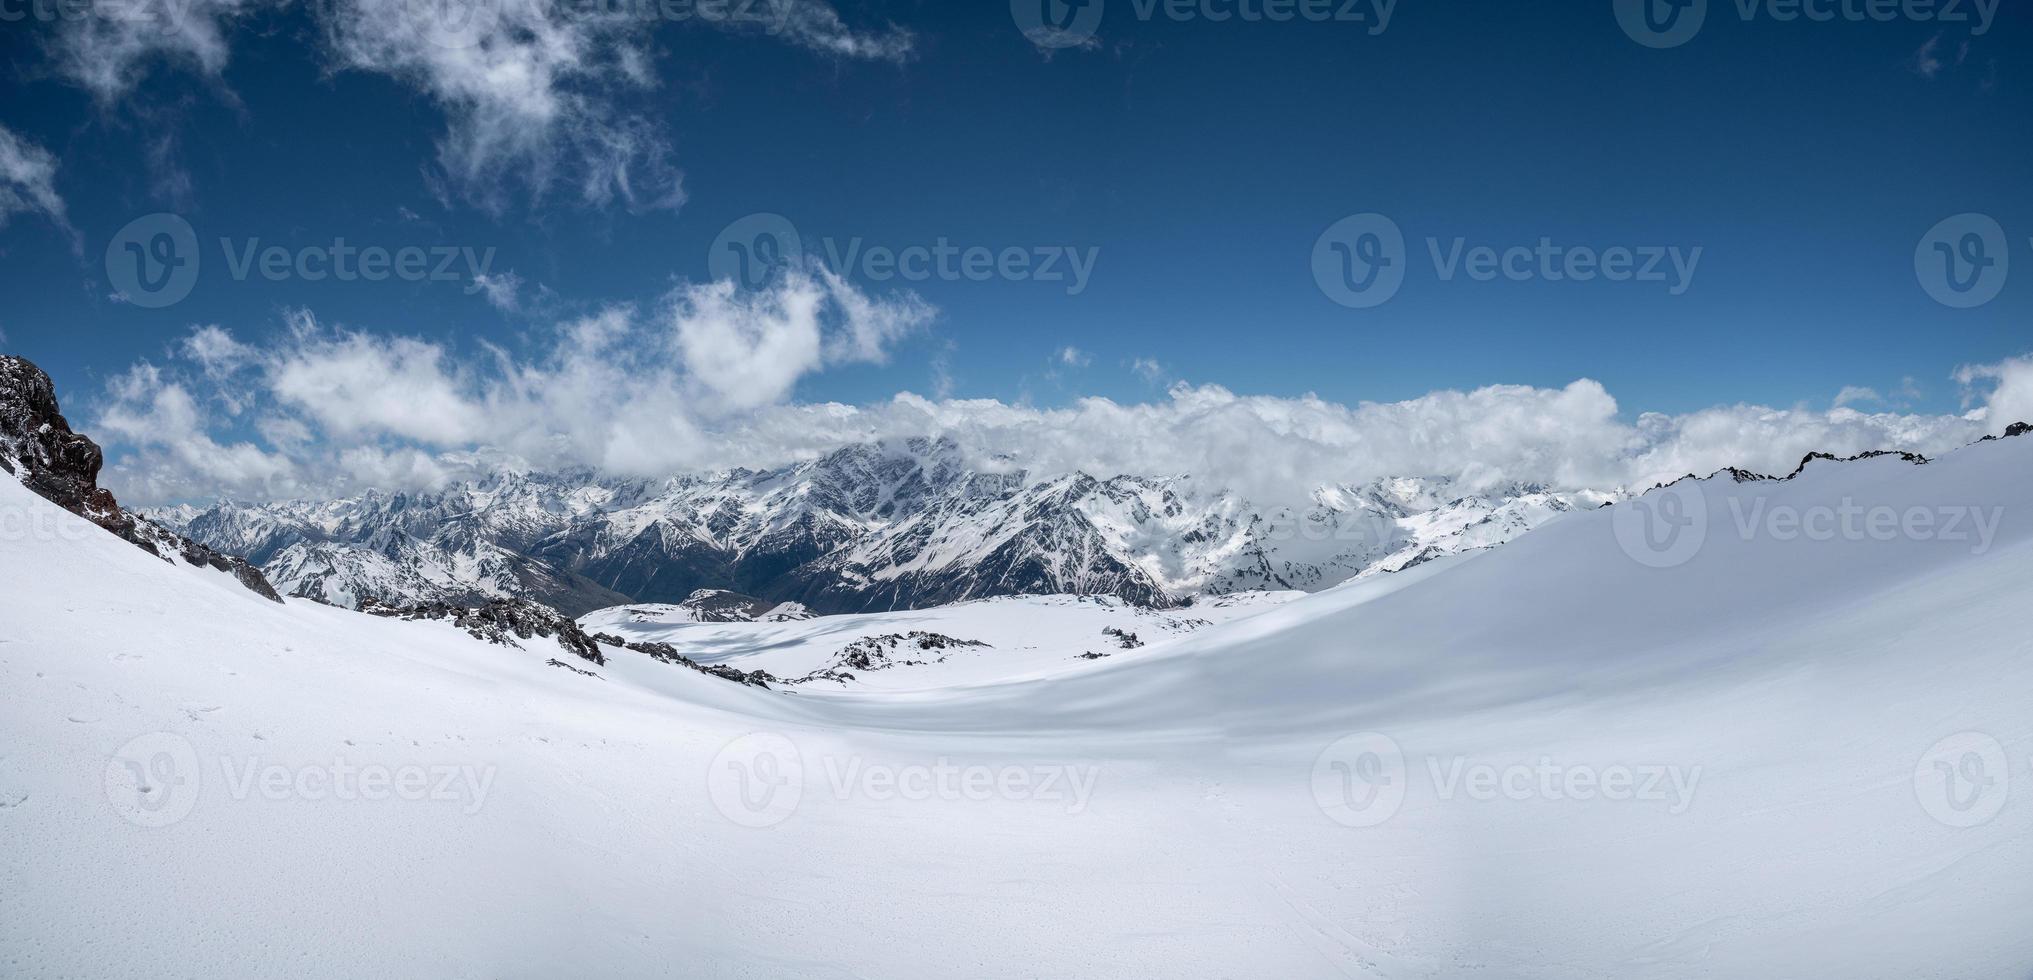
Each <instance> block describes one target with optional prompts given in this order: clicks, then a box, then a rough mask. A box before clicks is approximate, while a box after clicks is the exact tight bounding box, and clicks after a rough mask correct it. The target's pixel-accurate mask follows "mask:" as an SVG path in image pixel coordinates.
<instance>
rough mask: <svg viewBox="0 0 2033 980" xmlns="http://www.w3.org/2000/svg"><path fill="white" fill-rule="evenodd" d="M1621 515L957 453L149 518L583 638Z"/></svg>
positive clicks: (580, 475)
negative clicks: (612, 623) (745, 610)
mask: <svg viewBox="0 0 2033 980" xmlns="http://www.w3.org/2000/svg"><path fill="white" fill-rule="evenodd" d="M1613 497H1614V495H1613V494H1609V493H1602V492H1594V491H1587V490H1579V491H1576V490H1558V489H1554V488H1549V487H1544V486H1537V485H1529V484H1509V485H1503V486H1498V487H1495V488H1486V489H1483V488H1478V489H1470V488H1466V487H1462V486H1459V485H1457V484H1456V483H1455V482H1453V481H1451V480H1448V479H1446V478H1439V477H1426V478H1404V479H1392V480H1380V481H1377V482H1374V483H1370V484H1366V485H1361V486H1330V487H1321V488H1318V489H1316V490H1314V491H1313V492H1312V493H1311V494H1310V495H1309V498H1308V501H1307V503H1306V504H1305V505H1304V506H1301V507H1297V508H1289V507H1265V506H1259V505H1257V504H1254V503H1252V502H1251V501H1249V500H1245V499H1243V498H1241V497H1239V496H1237V495H1236V494H1233V493H1230V492H1228V491H1226V490H1224V489H1222V488H1219V487H1210V486H1204V485H1203V484H1202V483H1201V482H1200V481H1198V480H1195V479H1193V478H1192V477H1184V476H1176V477H1147V476H1124V475H1118V476H1113V477H1109V478H1106V479H1102V478H1097V477H1094V476H1091V475H1088V474H1084V473H1074V474H1070V475H1059V476H1050V477H1045V476H1033V475H1031V474H1027V473H1025V472H1023V471H1022V470H1016V469H1010V470H1007V471H1002V472H995V471H990V470H989V469H986V468H981V467H972V466H969V465H968V463H967V460H966V459H964V458H963V454H962V453H961V452H960V450H959V449H958V448H957V447H956V446H955V445H954V444H952V443H951V442H949V441H945V440H937V439H912V440H907V441H903V442H897V443H885V444H863V445H853V446H848V447H845V448H842V449H839V450H837V451H835V452H833V453H831V454H829V455H826V456H824V457H822V458H819V459H816V460H811V461H807V462H802V463H797V464H794V465H790V466H786V467H782V468H779V469H773V470H764V471H754V470H737V471H734V472H730V473H721V474H713V475H709V476H680V477H674V478H671V479H666V480H636V481H626V480H614V479H606V478H601V477H597V476H595V475H593V474H591V473H586V472H576V473H536V472H520V471H505V472H501V473H498V474H496V475H493V476H491V477H488V478H486V479H484V480H479V481H474V482H466V483H461V484H458V485H455V486H451V487H449V488H447V489H444V490H442V491H438V492H434V493H383V492H378V491H370V492H367V493H364V494H361V495H358V496H355V497H351V498H347V499H341V500H326V501H285V502H277V503H266V504H243V503H233V502H221V503H218V504H216V505H214V506H211V507H209V508H205V509H198V508H194V507H189V506H184V507H176V508H165V509H161V510H156V511H152V512H150V515H149V516H150V517H151V518H153V519H154V520H156V521H158V522H160V523H162V524H164V525H166V526H169V527H172V528H175V529H177V530H178V531H180V532H182V533H184V534H187V535H189V536H190V537H191V538H193V539H195V540H197V541H200V542H203V543H204V544H206V545H209V546H211V547H213V548H216V549H219V550H220V551H224V552H227V553H230V554H238V555H244V556H246V557H247V558H248V559H249V560H250V561H253V562H254V563H256V564H257V565H259V566H261V568H262V569H263V570H264V571H265V572H266V573H267V574H268V575H269V577H270V578H271V579H272V580H273V581H274V582H275V583H276V585H277V587H278V588H280V589H281V590H282V591H283V592H285V593H287V594H291V595H299V596H306V597H311V598H316V599H320V600H324V601H327V602H331V603H335V604H338V605H344V606H353V605H357V604H358V603H359V602H360V601H361V600H362V599H366V598H373V599H376V600H379V601H382V602H390V603H397V604H412V603H419V602H472V601H478V600H483V599H488V598H500V597H518V598H530V599H535V600H537V601H540V602H544V603H547V604H549V605H552V606H554V607H556V608H558V609H560V610H563V611H565V612H567V613H571V614H578V613H581V612H585V611H588V610H592V609H596V608H600V607H603V606H609V605H614V604H618V603H627V602H637V603H676V602H680V601H683V600H685V599H687V598H688V597H690V596H691V595H692V594H693V593H694V592H696V591H698V590H700V589H727V590H733V591H735V592H738V593H742V594H745V595H748V596H753V597H756V598H757V599H760V600H764V601H767V602H770V603H778V602H797V603H801V604H803V605H804V606H806V607H808V608H810V609H811V610H813V611H815V612H819V613H842V612H867V611H879V610H884V609H910V608H922V607H927V606H935V605H940V604H944V603H949V602H957V601H961V600H965V599H975V598H982V597H987V596H999V595H1021V594H1041V595H1043V594H1089V595H1114V596H1117V597H1120V598H1122V599H1124V600H1126V601H1129V602H1131V603H1135V604H1138V605H1144V606H1153V607H1165V606H1170V605H1175V604H1177V603H1179V602H1180V601H1183V600H1185V599H1187V598H1189V597H1192V596H1195V595H1203V594H1226V593H1231V592H1239V591H1247V590H1260V589H1268V590H1280V589H1299V590H1317V589H1320V588H1325V587H1327V586H1330V585H1334V584H1336V583H1339V582H1343V581H1346V580H1348V579H1351V578H1355V577H1358V576H1362V575H1366V574H1372V573H1375V572H1380V571H1395V570H1399V569H1403V568H1406V567H1409V566H1412V565H1416V564H1419V563H1421V562H1423V561H1427V560H1429V559H1431V558H1434V557H1437V556H1440V555H1447V554H1455V553H1459V552H1463V551H1470V550H1476V549H1481V548H1487V547H1491V546H1494V545H1498V544H1502V543H1504V542H1506V541H1509V540H1510V539H1512V538H1514V537H1516V536H1517V535H1519V534H1521V533H1523V532H1525V531H1527V530H1530V529H1531V528H1533V527H1536V526H1538V525H1539V524H1542V523H1544V522H1545V521H1547V520H1549V519H1551V518H1552V517H1554V516H1555V515H1558V514H1560V513H1563V512H1566V511H1570V510H1575V509H1588V508H1593V507H1596V506H1600V505H1601V504H1602V503H1604V502H1606V501H1609V500H1611V499H1613Z"/></svg>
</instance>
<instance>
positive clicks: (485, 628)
mask: <svg viewBox="0 0 2033 980" xmlns="http://www.w3.org/2000/svg"><path fill="white" fill-rule="evenodd" d="M360 611H361V612H364V613H368V614H370V615H374V616H386V617H389V618H392V619H406V620H423V621H438V622H448V623H451V624H452V625H454V626H457V627H458V628H460V629H462V630H465V631H466V632H468V633H471V634H473V636H474V637H475V638H477V639H481V640H486V641H487V642H489V643H498V644H500V645H502V646H521V645H522V644H521V643H518V642H516V641H518V640H528V639H533V638H537V637H545V638H555V639H556V640H557V641H558V645H559V646H561V647H563V648H565V652H567V653H569V654H571V655H573V656H575V657H578V658H579V659H581V660H585V661H588V662H591V663H596V664H600V665H601V666H606V664H607V653H606V651H603V650H602V649H600V648H601V647H603V646H606V647H619V648H621V649H624V650H632V651H634V652H636V653H640V654H644V655H646V656H648V657H650V658H651V659H653V660H656V661H658V662H659V663H666V664H671V665H672V666H677V667H689V668H691V669H692V670H696V671H698V672H699V673H702V674H709V675H711V676H714V677H718V678H720V679H722V680H729V681H733V682H734V683H736V684H746V685H748V686H750V687H760V688H764V689H767V688H768V687H769V682H771V681H774V680H776V678H775V677H772V676H770V674H769V673H768V672H767V671H761V670H751V671H741V670H736V669H734V668H732V667H723V666H720V665H717V664H714V665H708V664H701V663H699V662H698V661H695V660H693V659H692V658H690V657H687V656H685V655H683V654H681V653H679V652H678V651H677V648H676V647H673V646H671V645H670V644H668V643H631V642H629V641H627V640H623V639H622V638H621V637H618V636H615V635H614V634H612V633H590V634H589V633H587V632H586V631H585V630H584V629H581V628H580V627H579V624H578V623H576V622H573V621H572V620H571V619H570V618H569V617H566V616H565V615H564V614H562V613H560V612H558V611H557V610H555V609H552V608H551V607H549V606H546V605H543V604H542V603H538V602H533V601H531V600H528V599H494V600H492V601H489V602H486V603H483V604H481V605H477V606H455V605H452V604H450V603H444V602H433V603H427V604H425V605H420V606H407V607H402V606H391V605H388V604H386V603H382V602H378V601H375V600H373V599H368V600H365V601H363V602H361V604H360ZM551 663H552V664H555V665H557V666H561V667H563V666H569V665H567V664H561V663H558V661H555V660H553V661H551ZM574 669H575V670H576V669H577V668H574ZM580 673H585V671H580Z"/></svg>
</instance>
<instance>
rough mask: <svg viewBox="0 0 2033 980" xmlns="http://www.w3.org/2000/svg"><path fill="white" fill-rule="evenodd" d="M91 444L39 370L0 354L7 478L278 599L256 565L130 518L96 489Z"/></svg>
mask: <svg viewBox="0 0 2033 980" xmlns="http://www.w3.org/2000/svg"><path fill="white" fill-rule="evenodd" d="M105 462H106V457H105V454H104V453H102V452H100V450H99V445H98V444H97V443H95V442H93V441H92V440H91V439H89V438H87V437H85V436H84V435H83V434H81V433H77V432H73V431H71V426H70V423H69V422H68V421H66V420H65V419H64V417H63V413H62V411H61V410H60V408H59V407H58V405H57V400H56V388H55V386H54V385H52V384H51V383H50V380H49V375H47V374H44V373H43V371H42V369H41V368H39V367H36V366H35V365H34V364H31V363H29V362H28V361H27V360H25V359H23V358H19V357H12V356H8V355H0V470H4V471H6V472H8V473H11V474H13V475H14V477H15V479H17V480H20V481H21V485H22V486H25V487H27V488H28V489H30V490H32V491H34V492H35V493H36V494H37V495H38V496H41V497H42V498H44V499H46V500H48V501H49V502H51V503H53V504H56V505H57V506H59V507H62V508H63V509H65V510H67V511H70V512H71V513H73V514H76V515H78V516H79V517H82V518H84V519H85V520H88V521H91V522H92V523H94V524H97V525H98V526H100V527H102V528H105V529H106V530H107V531H110V532H112V533H113V534H114V535H117V536H118V537H120V538H122V539H123V540H126V541H128V542H130V543H132V544H133V545H134V546H135V547H138V548H140V549H141V550H143V551H146V552H148V553H149V554H151V555H154V556H156V557H157V558H161V559H162V560H163V561H166V562H172V563H173V562H174V561H175V560H176V559H178V558H181V559H182V560H183V561H184V563H186V564H189V565H195V566H199V567H202V568H212V569H217V570H219V571H222V572H225V573H227V574H229V575H232V576H233V577H234V578H235V579H237V580H239V582H240V584H241V585H244V586H246V587H247V588H248V589H249V590H250V591H252V592H254V593H255V594H256V595H259V596H261V597H262V598H265V599H269V600H272V601H275V602H281V601H282V598H281V597H280V596H278V595H276V594H275V587H274V586H272V585H270V584H269V583H268V578H267V576H265V575H263V574H261V570H260V569H259V568H256V567H254V566H253V565H251V564H248V563H247V561H245V560H244V559H241V558H237V557H234V556H232V555H223V554H220V553H219V552H217V551H213V550H212V549H210V548H208V547H205V546H204V545H202V544H199V543H197V542H196V541H192V540H191V539H189V538H187V537H184V536H183V535H181V534H178V533H176V532H174V531H171V530H169V529H167V528H164V527H162V526H160V525H158V524H155V523H153V522H151V521H149V520H148V519H146V518H143V517H138V516H136V515H134V514H132V513H130V512H128V511H127V510H125V509H123V508H122V507H121V506H120V502H119V501H117V500H115V499H113V493H112V491H110V490H107V489H106V488H104V487H101V486H99V469H100V468H101V467H102V466H104V465H105Z"/></svg>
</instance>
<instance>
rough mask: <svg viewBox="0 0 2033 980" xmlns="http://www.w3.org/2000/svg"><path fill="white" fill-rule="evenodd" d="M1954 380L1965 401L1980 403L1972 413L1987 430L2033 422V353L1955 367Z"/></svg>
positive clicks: (1973, 403) (1995, 430)
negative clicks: (1959, 386)
mask: <svg viewBox="0 0 2033 980" xmlns="http://www.w3.org/2000/svg"><path fill="white" fill-rule="evenodd" d="M1955 381H1956V383H1957V384H1959V385H1962V387H1963V400H1964V403H1965V404H1970V405H1978V406H1980V407H1978V408H1977V409H1976V411H1975V412H1973V413H1972V414H1974V415H1976V416H1977V417H1978V418H1980V419H1982V420H1983V422H1984V423H1985V425H1986V427H1987V428H1989V430H1990V431H1992V432H1994V433H1995V432H2001V431H2003V430H2004V428H2005V427H2006V426H2008V425H2011V424H2012V423H2014V422H2033V356H2027V357H2013V358H2007V359H2005V360H2003V361H2000V362H1998V363H1996V364H1973V365H1964V366H1962V367H1960V368H1957V369H1956V371H1955Z"/></svg>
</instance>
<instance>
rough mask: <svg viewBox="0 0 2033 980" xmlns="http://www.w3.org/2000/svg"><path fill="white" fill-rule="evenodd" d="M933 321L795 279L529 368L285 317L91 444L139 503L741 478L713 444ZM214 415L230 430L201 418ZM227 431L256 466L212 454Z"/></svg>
mask: <svg viewBox="0 0 2033 980" xmlns="http://www.w3.org/2000/svg"><path fill="white" fill-rule="evenodd" d="M933 313H934V311H933V310H932V308H931V307H929V306H927V305H926V304H925V303H924V302H923V301H922V300H920V299H918V298H917V297H916V296H915V295H912V294H909V293H903V294H899V295H897V296H893V297H887V298H876V297H871V296H868V295H866V294H863V293H862V292H860V291H859V290H857V289H856V288H855V287H854V286H853V285H852V284H850V283H848V282H846V281H845V280H843V279H840V278H839V277H837V276H832V275H830V274H826V273H825V272H824V271H823V270H813V271H811V272H799V271H794V272H791V273H788V274H786V275H785V276H783V277H782V279H781V280H780V282H779V283H778V285H777V286H776V287H775V288H773V289H772V290H770V291H767V292H761V293H744V292H738V291H736V290H734V288H733V287H732V284H730V283H717V284H708V285H699V286H688V287H685V288H682V289H680V290H678V291H676V292H674V293H673V294H671V295H670V296H669V297H667V298H666V299H665V300H664V301H663V302H661V303H659V304H657V305H656V306H655V307H654V308H652V309H649V310H641V309H637V308H636V307H633V306H626V305H622V306H613V307H609V308H607V309H604V310H601V311H599V312H597V313H595V314H592V315H589V316H585V317H581V318H579V319H575V320H571V321H567V322H565V323H561V324H558V325H556V326H555V327H554V328H553V329H552V330H551V331H550V333H549V335H548V336H547V337H546V338H545V339H544V341H543V342H542V343H540V344H539V345H538V349H537V350H536V352H535V353H534V354H533V355H531V356H526V357H518V356H515V355H512V354H510V353H509V352H507V351H505V350H502V349H499V348H495V347H487V348H486V349H485V350H484V351H483V352H482V355H481V356H478V357H475V356H471V355H470V353H468V354H466V355H461V354H459V353H456V352H454V351H453V350H452V349H450V348H448V347H447V346H445V345H443V344H440V343H436V342H433V341H428V340H424V339H420V338H416V337H404V336H394V335H387V334H378V333H370V332H363V331H355V330H346V329H340V328H334V327H330V326H327V325H325V324H322V323H320V322H319V321H318V320H317V319H316V318H315V317H314V316H313V315H311V314H310V313H308V312H304V311H294V312H291V313H290V314H289V315H288V317H287V321H288V322H287V324H286V329H285V330H284V331H283V335H282V336H281V337H280V338H279V339H277V340H275V341H273V342H269V343H264V344H262V345H260V346H259V347H258V348H257V347H255V346H253V345H249V344H246V343H243V342H242V341H240V340H238V339H236V338H234V337H233V336H232V335H231V334H230V333H229V332H227V331H225V330H223V329H222V328H219V327H217V326H203V327H199V328H197V329H195V330H193V331H192V332H191V334H190V335H189V336H188V337H186V338H185V339H184V340H183V341H182V342H181V343H179V344H178V345H176V347H175V350H174V353H175V360H174V361H173V362H172V363H171V364H169V365H163V366H158V365H154V364H143V365H138V366H137V367H136V368H135V369H134V371H132V372H130V373H129V374H128V375H125V376H123V377H122V378H121V379H120V381H119V382H118V383H116V384H114V385H112V386H111V387H110V388H109V391H108V392H107V405H106V406H105V407H104V409H103V410H102V411H101V413H100V416H99V419H98V420H97V421H96V422H95V423H94V426H95V428H97V429H98V430H99V431H101V432H103V433H104V434H105V436H106V438H107V440H108V442H109V445H110V446H112V447H114V448H119V449H131V450H133V452H132V454H131V455H129V456H127V457H125V458H122V459H120V460H119V461H118V462H116V464H115V465H114V466H113V467H112V468H111V469H110V470H109V471H108V479H109V481H111V482H112V485H115V486H118V487H120V488H121V489H123V490H124V491H125V492H127V493H128V494H130V495H132V496H135V497H136V498H137V500H140V501H151V500H163V499H180V498H194V497H210V496H218V495H225V496H233V497H246V498H258V497H276V496H296V495H305V494H312V495H315V494H318V493H323V492H335V491H336V490H338V489H343V488H347V487H358V486H389V487H397V488H410V487H418V486H428V485H433V484H434V483H437V482H442V481H443V480H445V479H450V478H451V477H452V476H453V475H456V474H470V473H471V472H473V471H474V469H475V468H476V467H485V466H492V465H494V464H495V463H496V462H498V461H500V460H502V459H504V458H508V457H511V456H512V457H514V458H517V459H521V460H526V461H528V464H529V465H539V466H545V467H557V466H579V465H584V466H591V467H594V468H596V469H599V470H602V471H605V472H611V473H617V474H629V475H652V474H668V473H671V472H676V471H678V470H682V469H687V468H691V467H694V466H696V465H699V464H703V463H714V464H717V463H718V462H720V461H722V460H726V459H732V458H735V457H736V456H738V455H739V454H736V453H728V452H726V451H725V449H726V447H724V446H721V445H719V441H720V440H721V439H724V438H726V437H727V433H729V432H730V431H732V430H735V429H738V428H740V427H741V426H743V425H745V424H747V423H746V422H744V421H742V419H744V418H748V417H753V416H755V415H757V414H758V413H766V412H768V411H770V410H771V409H772V408H773V407H775V406H777V405H778V403H780V402H782V401H783V400H784V399H786V398H788V397H789V396H790V395H791V394H792V392H793V391H794V389H795V387H796V385H797V383H798V381H799V380H801V379H802V378H804V377H807V376H809V375H811V374H813V373H815V372H818V371H822V370H825V369H826V368H828V367H832V366H836V365H841V364H847V363H853V362H857V361H870V360H880V359H882V358H884V357H886V356H887V355H888V346H887V345H889V344H892V343H894V342H895V341H897V340H898V339H900V338H902V337H904V336H905V335H907V334H908V333H910V332H911V331H913V330H917V329H921V328H922V327H924V326H925V325H926V323H927V322H929V320H930V319H931V318H932V316H933ZM213 403H217V404H219V405H223V406H225V411H224V412H223V413H221V414H220V415H219V416H216V417H214V416H211V415H209V414H208V413H207V412H206V411H205V409H204V406H206V405H210V404H213ZM243 415H244V416H246V417H245V418H241V416H243ZM236 425H237V426H238V431H245V432H249V433H251V434H252V435H254V436H258V437H259V439H260V441H261V442H262V443H263V444H264V445H265V446H266V448H265V449H262V448H260V447H257V446H256V445H255V444H254V442H252V441H251V440H242V441H241V442H240V443H232V442H231V440H228V439H226V438H225V437H224V436H221V435H219V432H220V431H221V430H223V429H227V428H233V427H235V426H236ZM797 451H799V452H803V451H805V450H804V448H803V446H802V444H801V446H800V448H799V449H798V450H797ZM197 459H206V460H209V461H210V462H208V463H207V464H206V465H205V466H194V465H192V463H191V461H192V460H197Z"/></svg>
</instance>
